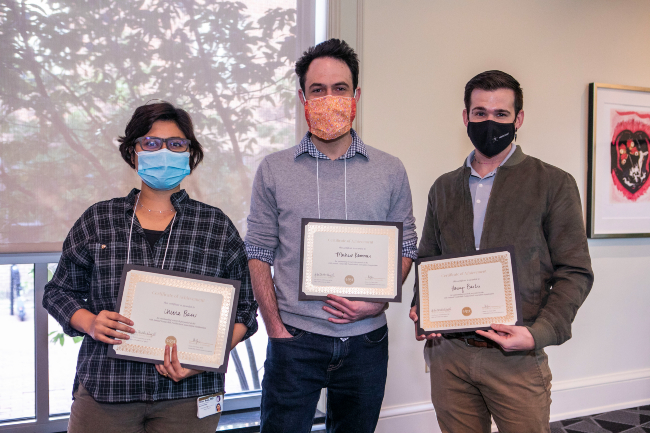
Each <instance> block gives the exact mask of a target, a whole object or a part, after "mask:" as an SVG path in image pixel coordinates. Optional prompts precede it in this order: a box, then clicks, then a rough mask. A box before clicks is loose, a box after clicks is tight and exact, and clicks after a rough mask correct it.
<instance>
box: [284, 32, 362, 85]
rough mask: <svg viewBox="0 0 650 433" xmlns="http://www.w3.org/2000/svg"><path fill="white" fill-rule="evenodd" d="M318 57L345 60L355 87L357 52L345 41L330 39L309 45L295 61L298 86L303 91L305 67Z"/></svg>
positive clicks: (357, 71) (357, 67)
mask: <svg viewBox="0 0 650 433" xmlns="http://www.w3.org/2000/svg"><path fill="white" fill-rule="evenodd" d="M320 57H331V58H333V59H337V60H341V61H342V62H345V64H346V65H348V68H349V69H350V72H351V73H352V86H353V87H354V89H356V88H357V85H358V84H359V57H357V53H355V52H354V50H353V49H352V47H351V46H349V45H348V44H347V43H346V42H345V41H342V40H340V39H330V40H329V41H325V42H321V43H320V44H318V45H316V46H314V47H310V48H309V49H308V50H307V51H305V52H304V53H302V57H301V58H299V59H298V61H297V62H296V74H297V75H298V79H299V80H300V88H301V89H302V91H303V92H304V91H305V76H306V75H307V69H309V65H310V64H311V62H312V61H314V60H316V59H318V58H320ZM354 89H353V90H354Z"/></svg>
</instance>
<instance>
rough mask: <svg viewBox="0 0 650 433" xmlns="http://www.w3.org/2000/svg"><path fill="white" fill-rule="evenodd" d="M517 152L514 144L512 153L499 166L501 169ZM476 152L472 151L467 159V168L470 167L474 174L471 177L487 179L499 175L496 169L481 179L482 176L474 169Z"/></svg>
mask: <svg viewBox="0 0 650 433" xmlns="http://www.w3.org/2000/svg"><path fill="white" fill-rule="evenodd" d="M515 150H517V145H516V144H514V143H513V144H512V148H511V149H510V152H508V154H507V155H506V157H505V158H504V159H503V161H501V164H499V167H501V166H502V165H503V164H505V163H506V161H507V160H508V159H510V157H511V156H512V154H513V153H515ZM475 152H476V150H472V151H471V152H470V153H469V156H468V157H467V160H466V161H465V165H466V166H467V167H469V168H470V170H472V172H471V176H474V177H478V178H479V179H486V178H488V177H492V176H494V175H495V174H497V169H496V168H495V169H494V170H492V171H491V172H489V173H488V174H486V175H485V176H483V177H481V176H480V175H479V174H478V173H477V172H476V170H474V167H472V161H474V153H475ZM497 168H498V167H497Z"/></svg>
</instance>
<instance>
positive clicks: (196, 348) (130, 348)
mask: <svg viewBox="0 0 650 433" xmlns="http://www.w3.org/2000/svg"><path fill="white" fill-rule="evenodd" d="M238 294H239V281H232V280H224V279H219V278H211V277H205V276H201V275H193V274H186V273H181V272H172V271H162V270H160V269H156V268H147V267H143V266H133V265H126V266H125V269H124V271H123V275H122V287H121V288H120V296H119V299H118V301H119V311H118V312H119V313H120V314H121V315H123V316H125V317H128V318H129V319H131V320H133V322H134V325H133V328H134V329H135V331H136V332H135V334H131V338H130V339H128V340H122V344H118V345H113V346H111V347H110V350H109V356H112V357H116V358H126V359H130V360H136V361H141V362H151V363H156V364H162V362H163V359H164V351H165V345H170V346H172V345H173V344H174V343H176V345H177V348H178V359H179V361H180V362H181V365H182V366H183V367H186V368H195V369H199V370H210V371H218V372H225V370H226V368H227V361H228V354H229V350H230V341H231V339H232V328H233V325H234V319H235V311H236V309H237V299H238Z"/></svg>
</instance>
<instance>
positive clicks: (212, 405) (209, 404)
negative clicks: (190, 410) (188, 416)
mask: <svg viewBox="0 0 650 433" xmlns="http://www.w3.org/2000/svg"><path fill="white" fill-rule="evenodd" d="M196 408H197V411H196V416H197V417H198V418H205V417H206V416H210V415H214V414H217V413H221V411H222V409H223V393H219V394H211V395H204V396H203V397H199V398H197V399H196Z"/></svg>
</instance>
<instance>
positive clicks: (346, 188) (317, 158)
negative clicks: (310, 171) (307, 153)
mask: <svg viewBox="0 0 650 433" xmlns="http://www.w3.org/2000/svg"><path fill="white" fill-rule="evenodd" d="M319 159H320V158H319V157H316V195H317V196H318V219H320V182H319V180H318V160H319ZM343 167H344V170H345V180H344V182H345V186H344V188H345V189H344V197H345V220H346V221H347V219H348V159H347V158H344V159H343Z"/></svg>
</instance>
